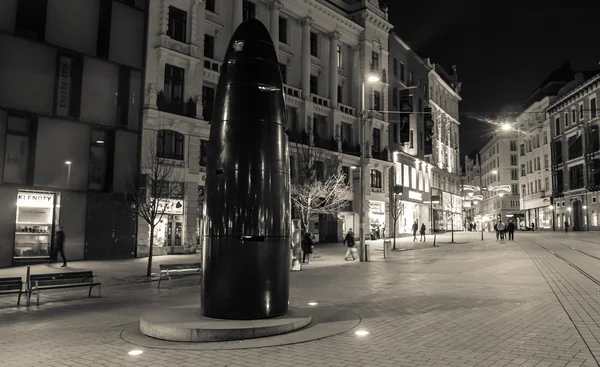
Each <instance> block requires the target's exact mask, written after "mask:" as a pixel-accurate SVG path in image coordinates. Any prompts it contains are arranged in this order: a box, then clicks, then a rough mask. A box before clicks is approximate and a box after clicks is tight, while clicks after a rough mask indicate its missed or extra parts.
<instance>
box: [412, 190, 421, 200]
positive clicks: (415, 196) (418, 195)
mask: <svg viewBox="0 0 600 367" xmlns="http://www.w3.org/2000/svg"><path fill="white" fill-rule="evenodd" d="M408 198H409V199H411V200H417V201H423V193H421V192H417V191H412V190H408Z"/></svg>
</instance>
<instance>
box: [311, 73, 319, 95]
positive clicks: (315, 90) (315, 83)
mask: <svg viewBox="0 0 600 367" xmlns="http://www.w3.org/2000/svg"><path fill="white" fill-rule="evenodd" d="M310 93H311V94H319V79H318V78H317V77H316V76H314V75H311V76H310Z"/></svg>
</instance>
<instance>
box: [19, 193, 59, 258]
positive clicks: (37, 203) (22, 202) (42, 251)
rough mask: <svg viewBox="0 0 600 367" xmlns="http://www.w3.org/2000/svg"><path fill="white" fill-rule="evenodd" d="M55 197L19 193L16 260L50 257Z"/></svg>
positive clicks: (49, 194)
mask: <svg viewBox="0 0 600 367" xmlns="http://www.w3.org/2000/svg"><path fill="white" fill-rule="evenodd" d="M55 199H56V198H55V195H54V194H53V193H46V192H33V191H19V193H18V195H17V217H16V223H15V245H14V252H13V256H14V258H15V259H27V258H47V257H50V253H51V248H50V246H51V243H52V223H53V220H54V206H55Z"/></svg>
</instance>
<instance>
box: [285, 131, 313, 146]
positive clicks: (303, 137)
mask: <svg viewBox="0 0 600 367" xmlns="http://www.w3.org/2000/svg"><path fill="white" fill-rule="evenodd" d="M287 136H288V139H289V141H290V142H293V143H298V144H305V145H308V144H310V137H309V136H308V133H307V132H306V131H293V130H288V132H287Z"/></svg>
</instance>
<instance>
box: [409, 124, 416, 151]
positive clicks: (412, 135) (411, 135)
mask: <svg viewBox="0 0 600 367" xmlns="http://www.w3.org/2000/svg"><path fill="white" fill-rule="evenodd" d="M414 135H415V131H414V130H413V129H410V134H409V135H408V143H409V144H410V148H411V149H412V148H414V147H415V137H414Z"/></svg>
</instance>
